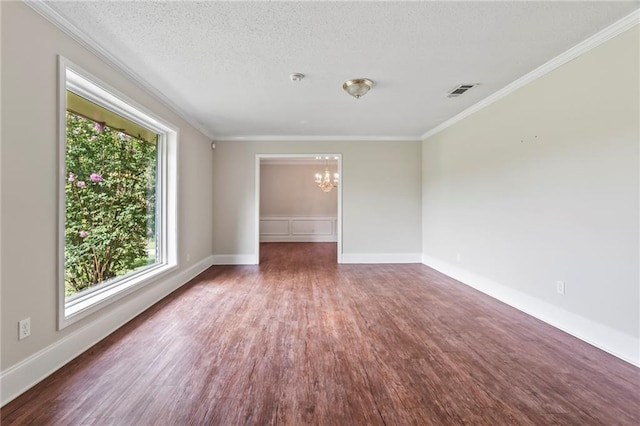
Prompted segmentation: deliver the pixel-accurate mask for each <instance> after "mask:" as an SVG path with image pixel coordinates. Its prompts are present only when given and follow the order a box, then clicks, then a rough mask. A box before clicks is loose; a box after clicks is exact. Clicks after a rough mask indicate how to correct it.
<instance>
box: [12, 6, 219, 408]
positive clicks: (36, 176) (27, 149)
mask: <svg viewBox="0 0 640 426" xmlns="http://www.w3.org/2000/svg"><path fill="white" fill-rule="evenodd" d="M1 8H2V17H1V19H2V21H1V22H2V29H1V31H2V33H1V37H2V77H1V78H2V86H1V87H2V134H1V137H2V146H1V152H2V154H1V160H2V163H1V164H2V171H1V177H2V183H1V184H2V226H1V230H2V266H1V269H2V271H1V279H2V285H1V289H2V290H1V291H2V293H1V296H2V302H1V307H2V313H1V320H2V325H1V334H2V336H1V343H2V349H1V358H2V362H1V364H0V366H1V369H2V391H3V395H2V399H3V401H6V400H7V398H11V397H13V396H15V395H13V392H15V391H16V390H20V389H19V388H20V387H23V386H27V385H28V384H29V383H28V382H29V381H37V380H39V379H41V378H42V374H46V373H47V371H46V370H47V369H52V368H57V367H59V366H60V365H62V364H63V363H64V362H65V361H67V360H68V359H70V358H69V357H73V356H75V355H77V354H78V353H80V352H81V351H82V350H83V349H85V348H86V347H87V346H88V345H90V344H91V342H92V341H95V339H99V338H101V337H103V336H104V335H105V334H106V333H108V332H110V331H111V330H113V329H115V328H117V327H118V326H119V325H121V324H122V323H124V322H126V321H127V320H128V319H129V318H130V317H131V316H132V315H135V313H137V312H139V311H140V310H141V309H144V307H146V306H148V305H149V304H150V303H153V302H154V301H156V300H159V299H160V298H161V297H162V296H163V295H164V294H166V292H167V291H170V290H171V289H172V288H175V286H177V285H180V284H182V283H183V282H184V281H182V280H184V279H188V277H189V276H190V275H191V274H192V273H195V272H196V270H197V269H198V268H200V269H201V268H203V267H206V266H208V264H207V263H210V262H211V260H212V259H211V254H212V242H211V238H210V235H212V232H213V231H212V220H211V217H212V213H213V212H212V206H213V201H212V195H211V194H212V192H213V187H212V185H213V176H212V159H211V158H212V151H211V148H210V141H208V140H207V139H206V138H205V137H204V136H203V135H202V134H200V133H199V132H198V131H196V130H195V129H194V128H192V127H191V126H189V125H188V124H187V123H186V122H185V121H184V120H183V119H181V118H180V117H179V116H177V115H176V114H175V113H173V112H172V111H170V110H169V109H167V108H166V107H165V106H163V105H162V104H160V103H159V102H158V101H157V100H156V99H154V98H153V97H152V96H150V95H149V94H147V93H146V92H144V91H142V90H141V89H140V88H139V87H138V86H136V84H134V83H133V82H132V81H130V80H129V79H127V78H126V77H125V76H124V75H123V74H121V73H119V72H118V71H116V70H114V69H113V68H112V67H111V66H110V65H109V64H106V63H104V62H102V61H101V60H99V59H98V58H97V57H96V56H94V55H93V54H92V53H90V52H89V51H87V50H86V49H84V48H83V47H81V46H80V45H79V44H78V43H76V42H75V41H73V40H72V39H70V38H69V37H68V36H66V35H65V34H64V33H62V32H61V31H60V30H58V29H57V28H55V27H54V26H53V25H52V24H50V23H49V22H47V21H45V20H44V19H43V18H42V17H40V16H39V15H38V14H36V13H35V12H34V11H32V10H31V9H30V8H29V7H27V6H25V5H24V4H23V3H22V2H2V4H1ZM58 54H61V55H63V56H65V57H66V58H68V59H69V60H71V61H72V62H74V63H76V64H78V65H79V66H81V67H83V68H84V69H86V70H87V71H89V72H91V73H92V74H93V75H95V76H96V77H97V78H99V79H101V80H103V81H105V82H106V83H107V84H109V85H111V86H113V87H114V88H115V89H117V90H119V91H121V92H123V93H125V94H126V95H127V96H129V97H130V98H132V99H133V100H134V101H136V102H138V103H139V104H141V105H143V106H144V107H146V108H147V109H149V110H150V111H152V112H153V113H154V114H156V115H158V116H160V117H162V118H163V119H165V120H166V121H168V122H170V123H173V124H174V125H176V126H178V127H179V140H178V146H179V148H178V149H179V166H178V167H179V188H178V190H179V193H178V200H179V211H178V221H179V223H178V240H179V243H178V244H179V245H178V250H179V251H178V255H179V268H178V270H177V271H175V272H174V273H172V274H169V275H167V276H165V277H163V279H162V280H161V281H158V283H155V284H151V285H149V286H147V287H145V288H144V289H141V290H139V291H137V292H135V293H133V294H131V295H129V296H127V297H126V298H124V299H122V300H121V301H120V302H119V303H117V304H116V305H112V306H109V307H107V308H105V309H103V310H101V311H100V312H98V313H96V314H94V315H91V316H89V317H87V318H85V319H83V320H81V321H79V322H78V323H76V324H73V325H71V326H69V327H67V328H65V329H64V330H61V331H57V330H56V318H57V317H56V288H57V283H56V278H57V276H58V273H57V253H56V248H57V242H56V240H57V229H58V218H57V215H56V212H57V201H58V200H57V194H58V190H57V175H58V166H59V165H58V160H57V152H58V140H57V134H58V133H57V124H58V121H57V120H58V111H57V99H56V95H57V90H58V89H57V81H58V80H57V55H58ZM187 256H189V259H190V260H189V261H187ZM194 268H195V269H194ZM27 317H30V318H31V336H30V337H29V338H27V339H25V340H22V341H18V338H17V337H18V336H17V334H18V333H17V324H18V321H19V320H21V319H23V318H27Z"/></svg>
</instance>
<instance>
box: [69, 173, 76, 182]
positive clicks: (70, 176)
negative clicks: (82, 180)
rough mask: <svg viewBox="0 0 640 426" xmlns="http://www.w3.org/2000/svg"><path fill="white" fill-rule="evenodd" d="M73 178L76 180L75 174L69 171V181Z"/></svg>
mask: <svg viewBox="0 0 640 426" xmlns="http://www.w3.org/2000/svg"><path fill="white" fill-rule="evenodd" d="M74 180H76V175H74V174H73V173H72V172H69V182H73V181H74Z"/></svg>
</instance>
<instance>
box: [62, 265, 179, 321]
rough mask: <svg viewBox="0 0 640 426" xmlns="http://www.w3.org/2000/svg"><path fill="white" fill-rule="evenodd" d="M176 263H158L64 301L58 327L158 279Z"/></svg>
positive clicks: (84, 316)
mask: <svg viewBox="0 0 640 426" xmlns="http://www.w3.org/2000/svg"><path fill="white" fill-rule="evenodd" d="M176 267H177V265H176V264H164V265H156V266H152V267H150V268H147V269H145V270H144V271H140V272H139V273H136V274H132V275H131V276H129V277H125V278H121V279H119V280H117V281H116V282H114V283H113V284H111V285H108V286H105V287H104V288H102V289H100V290H97V291H95V292H91V293H89V294H87V295H85V296H82V297H79V298H77V299H73V300H70V301H68V302H66V301H65V303H64V314H63V315H62V316H61V317H60V321H59V324H58V329H60V330H61V329H63V328H65V327H67V326H69V325H71V324H73V323H75V322H77V321H79V320H81V319H83V318H86V317H87V316H89V315H91V314H93V313H94V312H97V311H99V310H100V309H102V308H104V307H106V306H109V305H111V304H112V303H114V302H116V301H117V300H119V299H121V298H123V297H124V296H126V295H128V294H131V293H133V292H134V291H136V290H138V289H140V288H142V287H144V286H146V285H147V284H150V283H152V282H154V281H156V280H157V279H158V278H160V277H162V276H163V275H166V274H167V273H169V272H170V271H172V270H174V269H176Z"/></svg>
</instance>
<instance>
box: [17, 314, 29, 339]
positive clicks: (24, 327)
mask: <svg viewBox="0 0 640 426" xmlns="http://www.w3.org/2000/svg"><path fill="white" fill-rule="evenodd" d="M29 336H31V318H26V319H23V320H22V321H18V340H22V339H26V338H27V337H29Z"/></svg>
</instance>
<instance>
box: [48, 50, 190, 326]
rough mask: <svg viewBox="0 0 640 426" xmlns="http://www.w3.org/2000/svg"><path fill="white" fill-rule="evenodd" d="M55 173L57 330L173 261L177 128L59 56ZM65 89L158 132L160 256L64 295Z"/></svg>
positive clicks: (156, 275) (151, 277)
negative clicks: (90, 287)
mask: <svg viewBox="0 0 640 426" xmlns="http://www.w3.org/2000/svg"><path fill="white" fill-rule="evenodd" d="M58 88H59V92H58V110H59V127H58V128H59V134H58V139H59V157H58V165H59V173H58V191H59V192H58V279H57V286H58V289H57V290H58V329H59V330H61V329H63V328H65V327H67V326H69V325H71V324H73V323H75V322H77V321H79V320H81V319H82V318H85V317H87V316H88V315H91V314H93V313H94V312H96V311H98V310H100V309H102V308H104V307H106V306H108V305H110V304H112V303H114V302H116V301H117V300H119V299H121V298H122V297H124V296H126V295H128V294H130V293H132V292H133V291H135V290H137V289H139V288H141V287H143V286H145V285H147V284H150V283H152V282H154V281H157V280H158V278H159V277H160V276H161V275H164V274H166V273H168V272H169V271H171V270H173V269H175V268H176V267H177V264H178V262H177V259H178V256H177V245H178V244H177V223H178V222H177V198H178V197H177V179H178V149H177V144H178V128H177V127H175V126H173V125H172V124H170V123H167V122H166V121H164V120H162V119H161V118H159V117H157V116H156V115H154V114H153V113H152V112H150V111H148V110H147V109H146V108H144V107H143V106H141V105H139V104H137V103H136V102H134V101H133V100H131V99H129V98H128V97H127V96H125V95H124V94H122V93H120V92H119V91H117V90H115V89H113V88H112V87H110V86H109V85H107V84H105V83H104V82H102V81H100V80H99V79H97V78H95V77H94V76H92V75H91V74H89V73H88V72H86V71H85V70H83V69H82V68H81V67H79V66H77V65H75V64H74V63H72V62H71V61H69V60H68V59H66V58H64V57H62V56H58ZM67 90H70V91H72V92H74V93H76V94H78V95H80V96H82V97H84V98H85V99H88V100H90V101H92V102H94V103H96V104H98V105H100V106H102V107H104V108H106V109H109V110H111V111H112V112H114V113H116V114H118V115H121V116H122V117H125V118H126V119H128V120H131V121H133V122H135V123H137V124H139V125H142V126H144V127H147V128H149V129H151V130H153V131H154V132H156V133H157V134H158V135H159V137H158V165H157V170H158V172H157V173H158V175H157V182H158V189H157V193H156V197H157V200H158V201H157V209H156V215H157V218H156V221H157V222H156V227H157V231H156V232H157V236H156V237H157V240H156V241H157V242H156V244H157V251H158V260H157V262H156V263H154V264H153V265H150V266H149V267H147V268H144V269H142V270H140V271H134V272H132V273H130V274H126V275H124V276H122V277H116V278H113V279H111V280H108V281H107V282H104V283H102V284H99V285H97V286H96V288H95V289H94V290H93V291H88V292H86V293H84V294H81V295H79V296H77V297H73V298H71V299H69V300H67V298H66V296H65V280H64V279H65V276H64V271H65V265H64V261H65V253H64V248H65V215H66V203H65V181H66V137H67V135H66V133H67V132H66V122H67V121H66V113H67Z"/></svg>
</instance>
